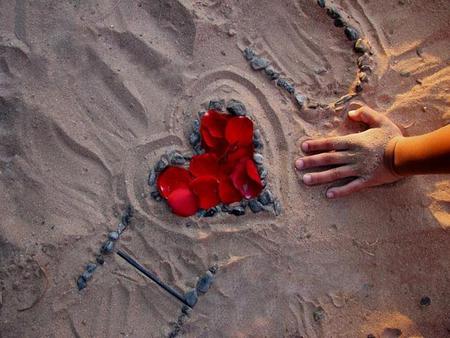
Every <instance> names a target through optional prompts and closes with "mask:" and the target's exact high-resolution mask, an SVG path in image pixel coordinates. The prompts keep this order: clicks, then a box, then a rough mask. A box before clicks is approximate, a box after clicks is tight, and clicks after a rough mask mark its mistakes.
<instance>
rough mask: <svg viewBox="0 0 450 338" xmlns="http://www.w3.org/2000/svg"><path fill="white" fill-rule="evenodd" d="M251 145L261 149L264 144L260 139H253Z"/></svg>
mask: <svg viewBox="0 0 450 338" xmlns="http://www.w3.org/2000/svg"><path fill="white" fill-rule="evenodd" d="M253 147H255V149H258V150H261V149H262V148H264V144H263V143H262V142H261V141H260V140H253Z"/></svg>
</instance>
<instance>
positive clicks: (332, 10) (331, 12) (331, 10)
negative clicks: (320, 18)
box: [327, 7, 341, 19]
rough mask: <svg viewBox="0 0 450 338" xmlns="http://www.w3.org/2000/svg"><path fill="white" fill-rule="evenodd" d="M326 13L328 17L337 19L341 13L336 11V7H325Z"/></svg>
mask: <svg viewBox="0 0 450 338" xmlns="http://www.w3.org/2000/svg"><path fill="white" fill-rule="evenodd" d="M327 14H328V16H329V17H330V18H332V19H338V18H340V17H341V15H340V14H339V12H338V11H337V9H336V8H334V7H328V8H327Z"/></svg>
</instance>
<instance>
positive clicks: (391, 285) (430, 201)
mask: <svg viewBox="0 0 450 338" xmlns="http://www.w3.org/2000/svg"><path fill="white" fill-rule="evenodd" d="M335 4H336V5H337V7H338V8H339V9H343V10H344V11H345V13H347V14H348V16H349V19H348V20H349V22H351V23H352V24H354V25H355V27H357V28H358V29H359V30H360V31H361V32H363V34H364V35H365V36H366V37H367V38H368V39H369V41H370V42H371V44H372V46H373V48H374V52H375V61H376V65H377V66H376V71H375V74H374V76H372V78H371V80H370V83H369V85H368V86H367V87H366V88H365V89H364V91H363V93H362V95H361V96H360V98H359V99H361V100H363V101H365V102H366V103H367V104H369V105H370V106H372V107H373V108H375V109H377V110H380V111H383V112H385V113H386V114H387V115H388V116H389V117H390V118H392V119H393V120H394V121H395V122H396V123H398V124H399V125H400V126H402V127H403V128H404V131H405V133H406V134H407V135H416V134H420V133H424V132H427V131H430V130H433V129H435V128H438V127H440V126H443V125H445V124H446V123H449V122H450V113H449V105H450V93H449V90H450V64H449V60H450V59H449V55H450V43H449V40H450V34H449V32H450V24H449V23H450V20H449V18H450V5H449V3H448V1H446V0H440V1H439V0H435V1H428V0H427V1H425V0H423V1H419V0H416V1H412V0H403V1H376V0H370V1H369V0H347V1H335ZM247 45H252V46H253V47H254V48H255V49H256V50H257V51H258V53H260V54H261V55H264V56H266V57H268V58H269V59H270V60H272V61H273V62H274V64H275V65H276V66H277V67H279V68H280V69H281V70H282V71H283V72H284V74H285V75H286V76H287V77H289V78H290V79H292V80H293V81H294V83H295V85H296V88H299V89H301V90H303V91H304V93H305V94H307V95H308V96H310V97H314V98H316V99H317V100H322V101H326V102H331V101H333V100H336V99H337V98H339V97H340V96H342V95H344V94H346V93H347V91H348V88H349V86H350V85H351V83H352V81H353V79H354V74H355V70H356V66H355V54H354V53H353V52H352V51H351V43H350V42H349V41H348V40H347V39H346V38H345V36H344V35H343V33H342V29H338V28H336V27H334V25H333V23H332V21H331V20H330V19H329V18H328V17H327V16H326V15H325V13H324V11H323V10H322V9H320V8H319V7H318V6H317V5H316V4H315V1H308V0H301V1H291V0H290V1H287V0H286V1H269V0H265V1H257V0H248V1H238V0H222V1H221V0H217V1H206V0H204V1H188V0H178V1H176V0H161V1H157V0H144V1H124V0H123V1H121V0H100V1H93V0H87V1H79V0H67V1H24V0H17V1H8V0H4V1H1V2H0V83H1V84H0V220H1V221H0V279H1V281H0V282H1V289H0V336H1V337H2V338H6V337H122V336H124V337H160V336H164V335H167V333H168V332H169V331H170V330H171V328H172V327H173V324H174V321H175V320H176V318H177V316H178V315H179V309H180V304H179V303H178V302H177V301H176V300H174V299H173V298H171V297H170V296H169V295H167V294H166V293H164V292H163V291H162V290H160V289H159V288H157V287H156V286H155V285H154V284H153V283H152V282H150V281H148V280H146V279H145V278H144V277H143V276H141V275H139V274H138V273H137V272H136V271H134V270H133V269H132V268H131V267H130V266H129V265H127V264H126V263H124V262H123V261H122V260H121V259H120V258H119V257H117V256H116V255H112V256H109V257H107V258H106V263H105V265H104V266H103V267H101V268H99V269H98V270H97V271H96V272H95V274H94V277H93V279H92V280H91V281H89V284H88V287H87V288H86V289H84V290H83V291H81V292H79V291H78V290H77V289H76V287H75V280H76V278H77V276H78V275H79V274H80V273H81V272H82V271H83V268H84V265H85V264H86V263H87V262H88V261H90V260H92V259H93V258H94V254H95V252H96V251H97V250H98V248H99V247H100V245H101V243H102V242H103V241H104V240H105V238H106V234H107V232H108V231H109V230H112V229H114V228H115V227H116V226H117V222H118V215H119V214H120V212H121V211H122V210H123V208H124V207H125V205H126V204H127V203H131V204H132V205H133V206H134V208H135V209H136V216H135V218H134V219H133V223H132V225H131V227H130V228H129V229H127V230H126V232H125V233H124V234H123V236H122V238H121V239H120V242H119V244H118V247H120V248H122V249H124V250H126V251H127V252H129V253H130V254H132V255H133V256H134V257H135V258H137V259H138V260H139V261H140V262H142V263H144V264H145V265H146V266H147V267H148V268H149V269H151V270H153V271H155V272H156V273H157V274H158V275H159V276H160V277H161V278H162V279H163V280H165V281H167V282H168V283H170V284H171V285H173V286H175V287H176V288H178V289H179V290H187V289H188V288H190V287H193V286H194V285H195V281H196V279H197V277H198V276H199V275H200V274H202V273H203V272H204V271H206V269H207V268H208V266H210V265H211V264H213V263H218V264H219V266H220V271H219V272H218V273H217V278H216V281H215V284H214V285H213V287H212V289H211V290H210V291H209V292H208V293H207V294H206V295H205V296H203V297H202V298H201V299H200V301H199V303H198V304H197V306H196V307H195V309H194V311H193V313H192V316H191V318H190V319H189V321H188V322H187V323H186V325H185V326H184V327H183V331H182V336H185V337H366V336H367V335H368V334H369V333H372V334H373V335H375V336H376V337H391V336H395V334H394V333H395V330H394V329H399V330H401V332H402V337H427V338H428V337H435V338H442V337H448V336H449V335H450V333H449V332H450V317H449V314H450V277H449V276H450V259H449V257H450V245H449V240H450V237H449V229H450V178H449V177H448V176H444V175H441V176H429V177H413V178H408V179H405V180H403V181H401V182H398V183H397V184H395V185H390V186H385V187H380V188H376V189H372V190H370V191H366V192H362V193H358V194H356V195H354V196H351V197H349V198H345V199H342V200H336V201H328V200H326V199H325V198H324V192H325V189H326V187H314V188H309V187H306V186H304V185H303V184H302V183H300V182H299V178H300V176H299V175H298V173H296V172H295V170H294V169H293V161H294V160H295V158H296V157H297V156H298V155H299V154H300V152H299V149H298V142H299V140H301V139H304V138H306V137H315V136H319V135H338V134H342V133H345V132H347V131H348V130H349V128H351V126H349V125H348V123H347V122H345V118H344V115H343V113H339V114H329V113H325V112H324V113H320V112H317V111H310V110H308V111H301V110H299V109H298V107H297V106H296V105H295V103H294V102H293V101H292V99H291V98H290V97H288V96H287V95H286V94H285V93H284V92H282V91H280V90H279V89H277V88H276V87H275V86H273V84H271V83H270V82H269V81H268V80H267V78H266V77H265V76H264V75H263V74H262V73H258V72H254V71H253V70H252V69H251V68H250V67H249V65H248V63H247V62H246V61H245V59H244V58H243V57H242V54H241V49H242V48H243V47H245V46H247ZM419 82H420V83H419ZM212 98H225V99H229V98H235V99H239V100H242V101H243V102H244V103H245V104H246V105H247V107H248V108H249V110H251V111H252V112H253V114H254V115H255V117H256V119H257V123H258V125H259V127H260V128H261V130H262V134H263V138H264V143H265V149H264V155H265V157H266V162H267V165H268V169H269V182H270V184H271V186H272V187H273V189H274V192H275V194H276V195H277V196H278V197H279V198H280V200H281V203H282V205H283V209H284V211H283V213H282V215H280V216H278V217H275V216H273V215H270V214H267V213H266V214H258V215H251V214H248V215H246V216H244V217H239V218H237V217H235V216H231V215H221V216H219V217H216V218H212V219H195V218H194V221H195V223H194V224H193V225H192V226H190V227H186V222H187V220H186V219H182V218H178V217H176V216H173V215H172V214H170V213H169V212H168V210H167V207H166V206H165V205H164V204H163V203H157V202H155V201H153V200H151V199H150V198H149V197H148V193H149V188H148V186H147V184H146V181H147V174H148V170H149V169H150V168H151V167H152V166H153V165H154V163H155V161H156V160H157V159H158V157H159V156H160V155H161V154H163V153H164V152H165V151H167V150H172V149H180V150H182V151H187V150H189V145H188V142H187V135H188V133H189V126H190V123H191V121H192V119H193V117H194V116H195V114H196V112H197V111H198V110H200V109H201V107H202V104H204V103H205V102H207V101H208V100H209V99H212ZM424 296H428V297H430V299H431V305H430V306H427V307H421V306H420V304H419V303H420V299H421V298H422V297H424ZM318 308H322V309H323V313H324V317H323V318H322V319H321V320H318V321H316V320H314V318H313V312H314V311H316V310H317V309H318Z"/></svg>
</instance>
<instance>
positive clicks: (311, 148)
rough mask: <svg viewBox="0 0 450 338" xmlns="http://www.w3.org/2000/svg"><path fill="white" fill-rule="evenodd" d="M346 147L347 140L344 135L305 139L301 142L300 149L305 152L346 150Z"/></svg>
mask: <svg viewBox="0 0 450 338" xmlns="http://www.w3.org/2000/svg"><path fill="white" fill-rule="evenodd" d="M348 147H349V141H348V138H347V137H345V136H338V137H328V138H320V139H316V140H307V141H305V142H303V143H302V150H303V151H304V152H307V153H310V152H317V151H330V150H346V149H348Z"/></svg>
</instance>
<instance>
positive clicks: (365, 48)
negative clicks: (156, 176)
mask: <svg viewBox="0 0 450 338" xmlns="http://www.w3.org/2000/svg"><path fill="white" fill-rule="evenodd" d="M354 50H355V52H357V53H366V52H369V50H370V47H369V45H368V44H367V42H366V41H364V40H363V39H361V38H359V39H358V40H356V42H355V46H354Z"/></svg>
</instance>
